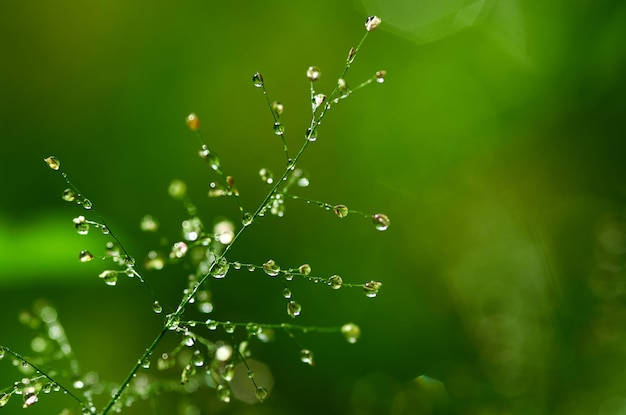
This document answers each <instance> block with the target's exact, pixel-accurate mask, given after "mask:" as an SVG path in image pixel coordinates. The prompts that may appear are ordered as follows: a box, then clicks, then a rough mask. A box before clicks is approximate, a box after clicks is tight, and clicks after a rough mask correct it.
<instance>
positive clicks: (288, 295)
mask: <svg viewBox="0 0 626 415" xmlns="http://www.w3.org/2000/svg"><path fill="white" fill-rule="evenodd" d="M283 297H285V298H286V299H290V298H291V290H290V289H289V288H287V287H285V288H284V289H283Z"/></svg>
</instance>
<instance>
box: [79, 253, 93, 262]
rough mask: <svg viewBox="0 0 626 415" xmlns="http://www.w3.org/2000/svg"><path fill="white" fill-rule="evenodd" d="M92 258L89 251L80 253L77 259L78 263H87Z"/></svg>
mask: <svg viewBox="0 0 626 415" xmlns="http://www.w3.org/2000/svg"><path fill="white" fill-rule="evenodd" d="M93 258H94V257H93V254H92V253H91V252H89V251H80V254H78V259H80V262H89V261H91V260H92V259H93Z"/></svg>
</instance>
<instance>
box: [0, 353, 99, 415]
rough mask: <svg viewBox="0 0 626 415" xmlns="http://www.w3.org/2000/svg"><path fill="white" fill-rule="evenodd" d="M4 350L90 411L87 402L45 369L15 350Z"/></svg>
mask: <svg viewBox="0 0 626 415" xmlns="http://www.w3.org/2000/svg"><path fill="white" fill-rule="evenodd" d="M0 347H1V348H2V350H3V351H4V352H6V353H8V354H10V355H12V356H13V357H15V358H16V359H18V360H21V361H22V362H26V364H28V365H29V366H30V367H32V368H33V369H35V371H36V372H37V373H39V374H40V375H42V376H43V377H45V378H46V379H48V380H49V381H50V382H53V383H55V384H56V385H58V386H59V388H61V390H62V391H63V393H65V394H66V395H68V396H70V397H71V398H73V399H74V400H75V401H76V402H78V404H79V405H80V406H81V407H82V408H85V409H89V406H88V405H87V404H85V402H84V401H83V400H82V399H80V398H79V397H78V396H76V395H75V394H74V393H72V391H70V390H69V389H68V388H66V387H65V386H63V385H62V384H61V383H59V382H58V381H57V380H56V379H54V378H52V376H50V375H48V374H47V373H46V372H45V371H44V370H43V369H41V368H39V367H38V366H37V365H35V364H34V363H32V362H30V361H29V360H27V359H26V358H25V357H24V356H22V355H21V354H19V353H17V352H14V351H13V350H11V349H9V348H8V347H6V346H0Z"/></svg>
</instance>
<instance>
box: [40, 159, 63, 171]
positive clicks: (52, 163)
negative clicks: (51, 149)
mask: <svg viewBox="0 0 626 415" xmlns="http://www.w3.org/2000/svg"><path fill="white" fill-rule="evenodd" d="M43 161H45V162H46V164H47V165H48V167H50V168H51V169H52V170H59V167H61V162H60V161H59V159H58V158H56V157H54V156H50V157H46V158H45V159H43Z"/></svg>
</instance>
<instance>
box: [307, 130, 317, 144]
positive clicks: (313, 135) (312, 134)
mask: <svg viewBox="0 0 626 415" xmlns="http://www.w3.org/2000/svg"><path fill="white" fill-rule="evenodd" d="M305 138H306V139H307V140H309V141H315V140H317V128H314V129H310V128H307V129H306V134H305Z"/></svg>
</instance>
